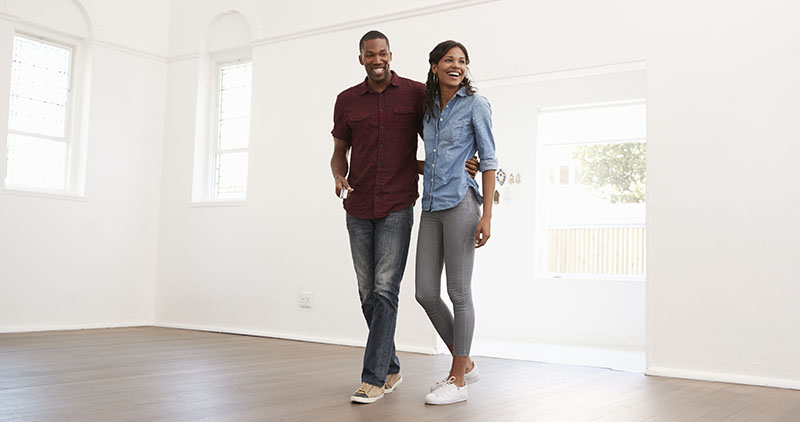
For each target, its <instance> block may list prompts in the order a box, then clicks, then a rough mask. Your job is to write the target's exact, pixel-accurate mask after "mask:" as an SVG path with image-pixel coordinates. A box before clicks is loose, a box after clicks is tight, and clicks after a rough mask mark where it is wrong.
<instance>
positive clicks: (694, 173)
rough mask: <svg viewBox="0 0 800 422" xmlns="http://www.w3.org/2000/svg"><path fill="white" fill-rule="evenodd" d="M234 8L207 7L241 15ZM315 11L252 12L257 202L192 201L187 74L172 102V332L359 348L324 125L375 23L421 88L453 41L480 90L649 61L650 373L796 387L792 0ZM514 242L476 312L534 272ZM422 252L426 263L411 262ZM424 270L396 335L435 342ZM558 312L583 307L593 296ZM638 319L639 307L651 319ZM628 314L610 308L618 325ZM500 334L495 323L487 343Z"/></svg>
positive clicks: (167, 217)
mask: <svg viewBox="0 0 800 422" xmlns="http://www.w3.org/2000/svg"><path fill="white" fill-rule="evenodd" d="M211 3H213V2H210V3H209V7H211V6H213V5H211ZM441 4H443V3H440V4H439V5H441ZM446 5H451V6H452V4H450V3H448V4H446ZM218 6H219V5H218V4H217V5H216V6H214V7H217V9H218V10H216V11H212V12H209V13H206V14H210V15H213V14H214V13H217V12H222V11H225V10H224V9H226V8H224V7H218ZM420 6H421V5H420ZM309 7H317V8H319V7H323V6H320V5H319V3H316V2H309V3H308V4H283V5H281V7H280V8H276V6H275V5H274V3H271V2H266V1H264V2H253V5H252V8H251V9H249V10H246V11H242V13H245V14H247V13H250V14H251V15H252V16H251V17H250V19H251V21H258V22H260V23H261V32H262V36H263V38H262V40H261V41H259V40H255V41H256V42H255V43H254V46H255V48H254V51H253V55H254V75H255V76H254V97H253V116H256V118H254V123H253V126H252V145H251V149H250V154H251V155H250V160H251V161H250V169H251V170H250V180H249V192H248V203H247V205H246V206H244V207H235V208H199V207H196V208H192V207H190V206H189V193H190V190H191V180H190V176H189V175H190V171H189V168H190V158H189V157H190V156H191V154H192V151H191V145H192V140H191V128H190V126H191V124H192V123H191V118H189V115H190V114H192V113H193V111H192V100H191V86H190V85H191V83H190V82H189V81H187V82H185V84H186V85H187V86H186V87H184V88H182V92H181V93H179V92H177V90H176V89H173V90H172V91H171V93H170V95H171V96H172V95H177V96H180V98H178V99H176V98H172V99H171V100H170V106H169V107H168V113H169V115H171V116H172V118H168V121H169V122H170V123H169V124H168V133H175V134H180V136H178V137H176V138H175V139H172V141H174V144H172V145H171V146H170V148H169V149H168V150H167V152H166V156H165V162H166V163H167V164H168V165H167V167H166V168H165V180H164V200H163V213H162V218H163V224H164V230H163V231H162V238H161V253H160V272H159V274H160V278H159V281H160V285H159V286H160V287H159V295H158V312H157V318H156V319H157V321H158V322H159V323H164V324H171V325H181V326H198V327H205V326H216V327H222V328H228V329H233V330H238V331H247V332H256V333H265V334H271V333H274V334H283V335H286V336H287V337H300V338H310V339H328V340H331V341H336V342H343V343H353V344H359V343H361V342H362V341H363V335H364V333H365V330H364V327H363V323H362V322H361V316H360V314H359V313H358V302H357V296H356V290H355V281H354V276H353V270H352V266H351V263H350V259H349V253H348V245H347V235H346V231H345V229H344V224H343V221H342V220H343V217H344V216H343V213H342V211H341V209H340V207H339V205H338V203H337V201H336V200H335V199H334V198H333V196H332V194H331V190H332V189H331V183H330V176H329V170H328V159H329V155H330V137H329V131H330V126H331V110H332V106H333V101H334V98H335V96H336V94H337V93H338V92H339V91H340V90H342V89H343V88H346V87H347V86H349V85H352V84H355V83H357V82H359V81H360V80H361V79H362V78H363V73H364V72H363V69H362V68H360V67H359V66H358V65H357V62H356V55H357V50H356V48H355V45H356V42H357V40H358V38H359V37H360V35H361V34H363V32H365V31H366V30H368V29H372V28H373V27H377V28H379V29H381V30H382V31H384V32H385V33H387V34H388V35H389V37H390V39H391V41H392V49H393V51H394V57H395V59H394V62H393V67H394V69H396V70H398V72H399V73H400V74H402V75H406V76H410V77H414V78H417V79H420V78H422V77H423V75H424V72H425V59H426V55H427V52H428V51H429V50H430V48H432V46H433V45H434V44H435V43H436V42H438V41H440V40H442V39H446V38H454V39H458V40H461V41H463V42H464V43H465V44H466V45H467V46H468V47H469V49H470V54H471V56H472V58H473V64H472V66H471V68H472V72H473V74H474V75H475V77H476V79H477V80H478V82H479V83H480V81H481V80H490V79H492V80H493V79H498V78H505V77H510V76H519V75H527V74H540V73H545V72H553V71H560V70H568V69H578V68H586V67H594V66H600V65H607V64H614V63H627V62H634V61H644V62H646V64H647V100H648V176H649V180H648V183H649V185H648V193H649V203H648V246H649V250H648V259H649V261H648V266H649V267H648V274H647V327H648V333H647V341H648V351H649V354H648V357H649V360H648V367H649V372H651V373H657V374H667V375H679V376H688V377H699V378H709V379H724V380H730V381H737V382H750V383H756V384H770V385H784V386H794V387H798V386H800V366H798V365H797V364H796V363H795V360H794V359H793V356H796V355H798V353H800V340H799V339H798V338H797V336H793V335H792V327H793V325H795V324H794V323H795V322H796V321H798V320H800V310H799V309H798V308H797V307H795V306H793V305H792V303H794V302H795V301H796V299H797V298H798V293H800V291H798V290H799V289H800V288H799V287H797V284H796V283H795V280H796V279H797V277H798V275H800V272H799V271H798V269H797V268H796V266H792V264H791V262H792V257H793V256H794V255H795V254H796V251H797V250H798V239H800V226H799V225H798V224H799V223H798V222H797V221H796V219H795V218H793V217H794V215H795V214H796V213H793V212H791V210H793V209H796V208H797V206H798V204H799V203H800V193H798V192H800V191H798V190H797V189H795V188H794V187H793V185H792V183H791V180H793V179H792V174H791V171H792V170H791V169H792V168H793V162H794V159H793V156H795V155H796V154H797V153H798V152H800V144H798V143H797V142H795V141H796V139H797V135H798V131H800V129H798V128H797V127H796V125H795V124H794V123H793V121H792V119H791V116H796V114H797V111H798V100H797V98H798V95H797V94H798V90H800V82H798V81H797V79H796V78H792V76H791V75H794V74H797V70H798V66H800V57H798V53H797V51H800V50H798V48H797V47H798V33H797V31H796V26H795V24H794V23H795V22H797V21H798V18H800V16H798V15H800V7H798V6H797V5H795V4H792V3H789V2H786V1H777V0H776V1H768V2H766V3H762V4H760V5H759V6H758V8H755V7H753V6H750V5H749V3H748V2H743V1H735V2H720V1H707V2H700V3H697V2H689V1H678V2H672V3H670V4H668V5H667V4H664V3H660V2H640V1H633V0H618V1H604V2H596V1H588V0H573V1H566V2H544V1H536V2H529V1H521V0H520V1H513V0H504V1H497V2H487V3H485V4H473V5H472V6H469V7H465V8H456V9H453V10H448V11H443V12H440V13H433V14H429V15H426V14H419V13H414V15H415V16H410V17H409V16H408V15H405V14H400V15H398V17H400V18H402V19H399V20H392V19H387V13H390V12H393V11H396V10H392V9H389V7H390V6H380V5H374V4H372V5H370V6H369V7H366V6H364V5H363V4H362V3H361V2H358V1H351V2H348V3H346V6H341V5H340V7H342V8H344V9H346V10H347V11H348V13H340V14H337V13H338V11H339V9H337V10H331V11H328V12H326V13H325V14H320V15H316V14H312V15H313V16H322V15H324V16H326V19H325V20H317V21H314V22H312V23H309V22H304V21H302V18H303V17H305V16H308V15H306V14H304V13H302V12H303V11H305V10H309ZM408 7H414V5H411V6H408ZM212 8H213V7H212ZM184 9H187V10H184ZM350 11H352V12H353V13H352V14H351V13H349V12H350ZM205 12H208V10H206V11H205ZM192 13H194V14H197V13H198V12H197V11H196V10H195V11H194V12H191V11H190V10H188V5H186V4H185V2H182V3H175V4H173V10H172V17H173V20H172V29H171V30H172V33H173V34H176V33H183V32H184V31H183V27H194V26H193V25H195V23H194V22H192V21H191V19H188V18H187V19H186V20H182V19H181V18H180V16H183V17H187V16H189V15H191V14H192ZM369 16H376V17H378V18H377V19H376V20H375V21H370V20H369V19H367V18H368V17H369ZM362 19H363V20H362ZM337 21H338V22H341V23H342V26H341V28H336V27H335V23H336V22H337ZM376 22H377V23H376ZM321 27H324V28H322V29H319V28H321ZM337 29H339V30H337ZM187 32H188V31H187ZM282 34H283V35H285V36H282ZM173 40H175V38H174V37H173ZM181 41H182V42H181V43H178V44H173V45H172V46H171V51H172V52H173V53H175V54H177V52H179V51H180V52H181V53H182V54H186V52H187V49H186V48H183V47H181V46H182V45H190V44H191V43H190V42H189V40H187V39H185V37H184V38H182V39H181ZM171 67H173V68H174V69H172V70H171V72H174V73H173V74H175V75H177V74H182V73H181V71H179V70H176V69H178V68H181V69H183V68H187V67H188V68H190V67H192V65H191V64H187V63H174V64H172V65H171ZM182 84H183V83H182ZM490 100H491V98H490ZM497 119H498V124H499V123H500V121H501V120H502V119H501V118H500V117H498V118H497ZM170 127H171V128H172V129H169V128H170ZM170 130H171V131H172V132H170ZM498 130H499V129H498ZM514 142H519V141H518V140H515V139H502V138H499V139H498V145H499V151H500V155H501V157H502V154H503V151H504V144H512V143H514ZM507 149H508V150H510V149H512V148H511V147H508V148H507ZM170 167H172V168H171V169H170ZM498 214H500V213H498ZM496 227H497V228H498V229H499V228H500V227H503V223H501V222H497V223H496ZM415 237H416V236H415ZM514 242H515V241H512V236H510V234H504V233H495V239H493V245H490V246H489V249H487V250H486V251H481V253H479V254H478V268H476V283H479V284H480V286H479V287H478V288H476V292H483V293H482V294H485V295H486V296H485V297H484V296H481V297H478V298H476V301H477V302H478V303H480V301H482V300H487V299H486V298H488V297H490V296H500V295H504V294H506V295H507V294H515V293H518V292H514V291H512V290H509V289H507V288H497V289H495V288H494V287H493V286H494V284H493V283H495V280H493V276H494V277H495V278H496V272H494V271H492V270H493V269H492V268H491V267H492V265H493V264H499V263H501V262H502V263H503V264H505V265H506V267H505V269H504V270H502V271H503V272H502V274H503V275H504V276H509V275H514V274H516V275H517V277H518V278H521V279H522V280H520V281H521V282H524V281H525V280H524V278H525V277H522V276H520V275H524V274H526V271H529V269H526V268H524V265H525V264H524V262H525V261H524V259H525V257H520V258H521V259H517V260H516V263H517V264H519V263H520V262H521V263H523V264H519V265H522V266H521V267H520V268H519V271H515V269H514V268H515V267H514V265H515V263H514V262H511V260H506V261H501V260H502V259H503V258H502V257H501V255H503V254H502V251H505V250H508V249H509V248H513V247H514V246H515V243H514ZM490 257H491V258H490ZM413 261H414V260H413V253H412V256H411V259H410V263H409V269H413ZM412 274H413V273H412V272H411V271H408V272H407V277H406V281H405V284H404V286H403V289H402V291H401V305H400V309H401V311H400V315H401V317H400V324H399V328H398V330H399V331H398V343H399V344H401V345H402V346H403V347H406V348H409V349H414V350H430V349H431V348H432V347H433V345H434V344H435V343H434V340H433V338H435V337H433V336H432V331H431V329H430V327H429V324H428V322H427V320H426V318H425V317H424V315H423V314H422V313H421V311H420V309H419V306H418V305H416V303H414V301H413V286H412V282H413V275H412ZM570 288H571V289H574V291H575V292H576V294H578V295H583V297H586V298H588V297H590V296H591V295H594V293H595V292H593V291H592V288H596V286H591V285H588V284H585V283H580V282H576V283H575V284H571V285H570ZM637 289H638V291H637ZM305 290H307V291H312V292H313V293H314V294H315V298H314V299H315V308H314V309H311V310H303V309H300V308H299V307H298V306H297V304H296V301H297V294H298V293H299V292H300V291H305ZM549 290H550V287H548V286H547V285H541V284H540V285H539V287H538V288H535V289H533V293H535V295H534V296H535V297H532V298H531V301H530V302H529V305H530V306H536V304H537V303H539V304H542V302H545V301H546V298H547V295H548V294H549V293H548V291H549ZM626 291H627V292H626ZM620 292H626V293H624V294H627V295H630V296H631V298H632V299H633V300H637V299H636V298H637V297H639V298H640V297H641V295H642V294H643V292H642V291H641V287H638V288H633V289H630V288H627V287H624V288H623V290H620ZM606 294H607V292H606ZM587 300H588V299H587ZM515 303H516V302H515ZM578 303H581V302H578ZM586 303H587V304H591V300H588V301H587V302H586ZM593 305H594V308H595V310H597V303H594V304H593ZM550 306H551V307H558V306H554V305H552V304H551V305H550ZM560 308H561V310H562V311H563V312H581V311H582V310H584V309H585V307H584V306H581V305H579V304H576V303H565V304H563V306H561V307H560ZM637 313H638V315H637ZM630 315H633V316H635V317H637V318H638V317H640V315H641V309H639V310H634V311H633V312H632V313H630ZM478 316H479V320H480V316H481V315H480V312H479V314H478ZM627 317H628V316H627V315H626V314H618V315H610V314H609V315H607V321H613V320H614V318H619V320H620V321H623V320H624V319H625V318H627ZM540 322H541V324H549V323H553V322H554V321H540ZM555 322H557V320H556V321H555ZM512 323H513V321H509V324H512ZM589 328H590V327H580V328H579V329H578V331H576V332H581V331H583V332H586V337H587V339H588V340H589V342H590V343H592V342H593V343H594V344H599V343H600V342H601V341H602V340H603V339H602V336H598V335H597V334H596V333H595V334H592V333H591V332H590V331H591V330H590V329H589ZM597 328H600V329H603V327H597ZM484 335H489V333H484V332H480V331H479V332H478V333H476V338H477V339H480V336H484ZM552 338H553V339H557V338H558V335H556V333H554V335H553V336H552ZM640 340H641V339H638V340H637V339H619V338H616V339H615V338H608V343H611V344H612V345H614V344H616V345H618V346H624V345H626V344H631V343H634V344H635V343H637V342H640Z"/></svg>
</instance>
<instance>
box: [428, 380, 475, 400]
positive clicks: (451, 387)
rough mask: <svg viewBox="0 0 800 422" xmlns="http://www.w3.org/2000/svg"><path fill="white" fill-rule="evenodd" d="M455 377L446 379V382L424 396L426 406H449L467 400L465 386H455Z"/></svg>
mask: <svg viewBox="0 0 800 422" xmlns="http://www.w3.org/2000/svg"><path fill="white" fill-rule="evenodd" d="M455 382H456V377H450V378H448V380H447V382H445V383H444V384H442V385H441V386H440V387H439V388H437V389H435V390H433V391H432V392H430V393H428V394H427V395H426V396H425V403H427V404H451V403H458V402H462V401H466V400H467V385H466V384H464V386H463V387H459V386H457V385H456V384H455Z"/></svg>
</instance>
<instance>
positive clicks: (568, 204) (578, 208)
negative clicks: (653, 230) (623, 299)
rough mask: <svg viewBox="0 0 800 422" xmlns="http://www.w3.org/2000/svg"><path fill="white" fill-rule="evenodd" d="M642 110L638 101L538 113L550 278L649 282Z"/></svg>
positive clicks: (546, 259) (642, 107)
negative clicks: (594, 277) (643, 279)
mask: <svg viewBox="0 0 800 422" xmlns="http://www.w3.org/2000/svg"><path fill="white" fill-rule="evenodd" d="M644 107H645V106H644V103H643V102H635V103H628V104H613V105H596V106H584V107H576V108H575V109H559V110H553V111H546V112H542V113H541V114H540V116H539V117H540V118H539V142H540V148H539V153H540V156H541V158H542V160H541V169H540V171H541V172H543V173H541V174H542V178H541V180H543V184H542V185H543V186H542V189H543V190H542V195H543V198H542V199H543V200H542V201H541V204H542V207H543V208H542V211H543V212H542V214H541V215H540V218H541V221H542V223H543V224H542V226H540V227H541V229H542V230H543V233H544V234H545V239H544V241H545V244H544V248H545V250H544V256H543V258H544V265H545V271H546V272H547V273H550V274H562V275H603V276H635V277H641V276H644V274H645V265H644V264H645V210H646V208H645V207H646V205H645V180H646V167H645V153H646V145H647V144H646V143H645V140H644V135H645V132H644V128H645V124H644ZM630 139H634V140H633V141H621V140H630Z"/></svg>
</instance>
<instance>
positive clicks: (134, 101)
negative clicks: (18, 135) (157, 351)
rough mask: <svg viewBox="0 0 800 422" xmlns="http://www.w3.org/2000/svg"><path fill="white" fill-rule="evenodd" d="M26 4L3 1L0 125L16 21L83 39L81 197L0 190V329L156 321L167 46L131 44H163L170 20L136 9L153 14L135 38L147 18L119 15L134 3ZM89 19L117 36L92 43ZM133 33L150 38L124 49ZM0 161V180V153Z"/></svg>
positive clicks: (161, 12)
mask: <svg viewBox="0 0 800 422" xmlns="http://www.w3.org/2000/svg"><path fill="white" fill-rule="evenodd" d="M34 3H37V2H17V3H15V2H9V3H8V6H9V8H7V9H6V10H5V14H4V15H2V16H3V19H0V81H1V83H0V116H2V119H0V126H1V127H4V128H5V127H7V124H8V121H7V116H8V104H9V103H8V100H7V99H8V96H9V81H10V71H11V47H12V42H11V37H12V36H13V33H14V30H15V28H16V27H17V26H18V25H23V24H24V25H27V28H34V32H35V31H36V28H45V29H48V30H55V31H56V32H60V33H65V34H70V35H73V36H76V37H79V38H82V39H84V40H87V39H88V45H89V50H90V56H91V57H90V62H89V63H88V65H87V67H86V72H91V77H90V81H91V86H90V87H89V91H90V92H91V96H90V98H88V100H89V103H88V105H89V111H88V115H84V116H83V119H85V120H86V122H87V123H86V124H87V129H88V163H87V180H86V195H85V197H84V198H83V199H80V200H66V199H57V198H52V197H30V196H19V195H12V194H10V193H8V192H1V193H0V290H2V292H3V293H2V294H0V331H29V330H48V329H64V328H86V327H108V326H123V325H141V324H152V321H153V312H154V311H153V310H154V302H155V299H154V297H155V282H156V260H157V246H158V232H159V200H160V191H161V156H162V149H163V136H164V135H163V134H164V132H163V127H164V96H165V82H166V63H165V60H163V59H158V58H157V56H158V55H159V54H163V53H164V52H165V51H166V49H164V50H159V49H157V48H154V49H152V50H150V51H144V50H135V51H134V50H131V47H137V48H140V49H150V47H153V46H154V45H156V43H155V42H150V41H152V40H153V39H155V38H158V44H160V45H161V46H164V45H165V43H166V34H167V28H166V25H161V26H159V21H161V22H166V18H167V14H168V9H166V8H164V7H162V6H161V5H160V2H158V1H148V2H145V3H142V2H139V5H140V6H141V7H145V8H149V13H152V14H154V15H155V16H156V18H155V19H151V20H149V21H147V22H148V25H149V29H150V32H149V33H148V34H147V35H145V36H139V34H138V33H139V32H141V31H140V30H141V25H143V24H144V23H145V20H143V18H145V17H146V14H145V13H143V12H137V13H127V14H122V12H124V11H125V9H127V8H128V7H129V6H130V5H122V4H119V5H117V6H119V7H118V8H117V9H116V10H115V11H114V13H112V12H111V11H110V10H108V9H106V8H105V6H106V5H107V3H108V2H99V1H98V2H91V4H87V5H86V6H96V7H97V13H95V9H94V8H90V7H87V8H85V9H84V11H86V13H87V15H84V14H83V13H82V12H81V10H80V7H79V6H83V5H82V4H80V3H77V2H72V1H71V0H63V1H56V0H50V1H48V2H42V1H38V6H37V4H34ZM118 3H119V2H118ZM34 6H36V7H34ZM55 12H57V13H55ZM54 15H61V16H62V17H63V19H54ZM82 16H89V17H90V18H91V19H90V22H91V23H89V22H87V21H86V20H85V19H84V20H83V21H81V19H82V18H81V17H82ZM162 18H164V19H162ZM131 20H137V21H138V22H139V23H138V24H137V25H139V26H137V27H136V34H134V33H130V32H124V31H123V30H121V29H120V28H123V27H126V26H127V27H128V28H130V30H132V28H133V27H132V26H131V25H133V23H132V22H129V21H131ZM31 24H33V26H31ZM91 24H95V25H96V27H95V28H97V27H102V28H116V30H113V31H105V30H104V33H106V34H107V37H106V38H105V39H103V40H101V41H97V40H95V39H92V38H88V37H89V34H92V32H93V31H92V26H91ZM115 31H119V35H115ZM99 32H101V31H94V33H95V34H96V33H99ZM123 34H125V35H126V36H122V35H123ZM134 35H136V36H134ZM134 38H137V39H138V40H140V41H142V40H144V41H147V40H150V41H148V42H146V43H144V44H138V45H137V44H135V43H132V44H130V45H126V43H127V41H128V40H132V39H134ZM0 133H3V134H5V129H3V130H2V131H0ZM5 138H6V137H5V135H1V136H0V150H1V151H5V145H6V140H5ZM0 161H2V166H0V170H2V171H1V172H2V174H3V175H4V174H5V162H6V159H5V153H3V154H2V160H0Z"/></svg>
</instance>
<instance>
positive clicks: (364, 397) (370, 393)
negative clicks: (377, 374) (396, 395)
mask: <svg viewBox="0 0 800 422" xmlns="http://www.w3.org/2000/svg"><path fill="white" fill-rule="evenodd" d="M381 398H383V387H376V386H374V385H372V384H369V383H366V382H362V383H361V387H358V390H356V392H355V393H353V395H352V396H350V400H351V401H353V402H356V403H375V402H376V401H377V400H378V399H381Z"/></svg>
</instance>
